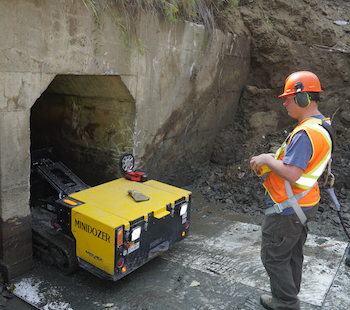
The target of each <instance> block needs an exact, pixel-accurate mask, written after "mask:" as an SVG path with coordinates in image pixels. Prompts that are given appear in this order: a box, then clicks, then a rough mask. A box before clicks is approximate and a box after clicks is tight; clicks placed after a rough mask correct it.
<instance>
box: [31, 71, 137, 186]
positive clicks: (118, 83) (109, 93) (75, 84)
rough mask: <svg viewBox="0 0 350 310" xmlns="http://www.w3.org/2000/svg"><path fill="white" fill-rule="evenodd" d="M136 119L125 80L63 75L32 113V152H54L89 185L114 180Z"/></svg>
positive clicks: (33, 108) (117, 174) (59, 76)
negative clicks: (46, 150) (42, 150)
mask: <svg viewBox="0 0 350 310" xmlns="http://www.w3.org/2000/svg"><path fill="white" fill-rule="evenodd" d="M135 114H136V107H135V100H134V98H133V97H132V96H131V94H130V92H129V91H128V89H127V88H126V86H125V84H124V83H123V81H122V79H121V77H120V76H91V75H89V76H77V75H58V76H56V77H55V79H54V80H53V81H52V82H51V84H50V85H49V86H48V88H47V89H46V90H45V92H44V93H43V94H42V95H41V97H40V98H39V99H38V100H37V101H36V102H35V104H34V105H33V106H32V108H31V117H30V127H31V151H34V150H38V149H43V148H52V150H53V153H54V155H56V156H57V158H58V159H59V160H60V161H62V162H63V163H64V164H65V165H66V166H68V167H69V168H70V169H71V170H72V171H73V172H74V173H75V174H77V175H78V176H79V177H80V178H81V179H82V180H83V181H84V182H85V183H87V184H89V185H96V184H100V183H103V182H106V181H109V180H112V179H115V178H117V177H119V176H120V171H119V158H120V156H121V155H122V154H123V153H124V152H132V151H133V147H134V146H133V128H134V122H135Z"/></svg>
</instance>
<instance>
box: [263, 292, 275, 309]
mask: <svg viewBox="0 0 350 310" xmlns="http://www.w3.org/2000/svg"><path fill="white" fill-rule="evenodd" d="M260 304H261V305H262V306H263V307H264V308H265V309H268V310H274V309H275V307H274V306H273V301H272V297H271V296H269V295H266V294H263V295H261V296H260Z"/></svg>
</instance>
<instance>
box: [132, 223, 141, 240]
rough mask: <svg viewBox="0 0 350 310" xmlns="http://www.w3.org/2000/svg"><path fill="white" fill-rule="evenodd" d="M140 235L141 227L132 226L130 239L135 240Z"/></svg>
mask: <svg viewBox="0 0 350 310" xmlns="http://www.w3.org/2000/svg"><path fill="white" fill-rule="evenodd" d="M140 236H141V227H140V226H138V227H136V228H134V229H133V231H132V233H131V241H135V240H137V239H139V238H140Z"/></svg>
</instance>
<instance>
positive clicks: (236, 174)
mask: <svg viewBox="0 0 350 310" xmlns="http://www.w3.org/2000/svg"><path fill="white" fill-rule="evenodd" d="M239 11H240V14H241V16H242V18H243V21H244V24H245V27H247V28H248V30H249V31H250V33H251V36H252V51H251V54H252V59H251V64H252V69H251V74H250V80H249V85H247V86H246V87H245V89H244V92H243V94H242V97H241V100H240V104H239V107H238V110H237V113H236V117H235V119H234V121H233V124H232V125H231V126H229V127H228V128H226V129H224V130H222V131H221V132H220V134H219V135H218V136H217V139H216V143H215V147H214V151H213V154H212V157H211V163H210V165H209V166H207V167H202V168H199V169H200V170H201V173H200V175H201V177H200V178H198V179H196V181H195V182H194V183H193V184H192V186H191V189H192V190H193V191H194V192H195V193H197V195H196V198H197V199H199V198H203V199H204V200H205V201H210V202H212V203H216V205H217V208H220V209H225V210H227V211H232V212H233V213H243V214H245V215H248V216H249V218H250V219H251V220H250V221H251V222H252V223H255V224H261V219H262V214H263V211H264V208H265V195H264V188H263V186H262V185H261V183H262V181H263V177H261V178H258V177H257V176H256V175H255V174H254V173H253V172H252V171H251V169H250V167H249V160H250V158H251V157H252V156H254V155H258V154H261V153H267V152H274V151H275V150H276V149H277V148H278V147H279V145H280V144H281V143H282V142H283V140H284V139H285V138H286V136H287V134H288V133H289V132H290V130H291V129H292V128H293V126H295V125H296V121H295V120H293V119H291V118H290V117H289V116H288V115H287V113H286V111H285V108H284V107H283V105H282V103H283V100H282V99H279V98H278V97H277V96H278V95H279V94H281V93H282V92H283V87H284V81H285V79H286V77H287V76H288V75H289V74H291V73H292V72H295V71H300V70H308V71H312V72H314V73H315V74H316V75H317V76H318V77H319V79H320V81H321V85H322V89H323V90H324V93H323V100H322V101H321V103H320V105H319V110H320V111H321V112H322V113H323V114H324V115H325V116H328V117H331V119H332V125H333V128H334V129H335V130H336V134H337V140H336V145H335V150H334V152H333V165H332V172H333V173H334V175H335V176H336V181H335V191H336V194H337V197H338V199H339V202H340V204H341V206H342V215H343V218H344V220H345V223H346V225H347V227H348V228H349V227H350V200H349V198H350V186H349V182H348V173H349V168H350V142H349V141H350V105H349V101H350V93H349V78H350V35H349V33H350V23H347V24H346V25H338V24H337V23H338V22H337V21H349V19H350V13H349V12H350V3H349V2H348V1H341V0H329V1H326V0H318V1H316V0H293V1H290V0H271V1H264V0H261V1H258V0H242V1H240V4H239ZM335 22H336V23H335ZM320 188H321V192H322V195H321V197H322V198H321V202H320V206H319V211H318V214H317V217H316V219H315V221H314V222H312V223H310V225H309V227H310V229H311V232H312V233H316V234H319V235H324V236H331V237H336V238H339V239H340V240H344V241H346V240H347V237H346V236H345V234H344V232H343V229H342V227H341V226H340V225H339V218H338V215H337V212H336V211H334V204H333V203H332V201H331V199H330V197H329V195H328V194H327V192H326V191H325V189H324V188H323V186H322V185H321V186H320ZM208 215H209V216H210V214H208ZM349 230H350V229H349Z"/></svg>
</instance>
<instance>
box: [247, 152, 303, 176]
mask: <svg viewBox="0 0 350 310" xmlns="http://www.w3.org/2000/svg"><path fill="white" fill-rule="evenodd" d="M263 165H266V166H267V167H269V168H270V170H271V171H273V172H274V173H276V174H277V175H278V176H279V177H281V178H282V179H285V180H287V181H288V182H290V183H294V182H296V181H297V180H298V179H299V178H300V177H301V175H302V174H303V169H301V168H300V167H297V166H292V165H286V164H284V163H283V162H282V161H281V160H277V159H275V155H274V154H272V153H268V154H260V155H258V156H254V157H252V159H251V160H250V167H251V168H252V169H253V167H254V166H256V167H261V166H263Z"/></svg>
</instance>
